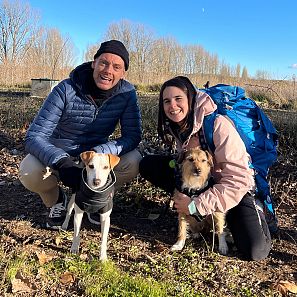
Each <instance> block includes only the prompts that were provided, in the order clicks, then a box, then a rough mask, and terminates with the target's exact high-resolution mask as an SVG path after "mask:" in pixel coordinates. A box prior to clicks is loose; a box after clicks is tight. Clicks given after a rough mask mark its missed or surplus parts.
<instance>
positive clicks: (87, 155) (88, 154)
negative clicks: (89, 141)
mask: <svg viewBox="0 0 297 297" xmlns="http://www.w3.org/2000/svg"><path fill="white" fill-rule="evenodd" d="M94 154H96V153H95V152H94V151H86V152H83V153H81V154H80V155H79V156H80V158H81V160H82V161H83V162H84V164H88V163H89V161H90V160H91V158H92V157H93V155H94Z"/></svg>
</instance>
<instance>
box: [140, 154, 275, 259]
mask: <svg viewBox="0 0 297 297" xmlns="http://www.w3.org/2000/svg"><path fill="white" fill-rule="evenodd" d="M170 160H172V157H170V156H162V155H147V156H145V157H144V158H143V159H142V160H141V161H140V164H139V172H140V175H141V176H142V177H143V178H144V179H146V180H148V181H150V182H151V183H152V184H153V185H154V186H157V187H160V188H162V189H163V190H165V191H166V192H168V193H169V194H172V193H173V190H174V189H175V178H174V169H173V168H171V167H170V166H169V162H170ZM226 220H227V224H228V227H229V229H230V231H231V233H232V236H233V239H234V243H235V245H236V247H237V249H238V251H239V253H240V254H241V255H242V257H243V258H244V259H246V260H261V259H264V258H266V257H267V256H268V254H269V252H270V249H271V237H270V232H269V229H268V225H267V223H266V221H265V216H264V213H263V212H262V211H259V210H258V209H257V208H256V205H255V199H254V197H253V196H251V195H249V194H246V195H245V196H244V197H243V198H242V199H241V201H240V202H239V204H238V205H237V206H235V207H233V208H232V209H230V210H229V211H228V213H227V216H226Z"/></svg>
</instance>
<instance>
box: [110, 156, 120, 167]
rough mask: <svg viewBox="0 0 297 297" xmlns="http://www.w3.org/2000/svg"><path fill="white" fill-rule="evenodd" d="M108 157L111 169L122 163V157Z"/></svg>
mask: <svg viewBox="0 0 297 297" xmlns="http://www.w3.org/2000/svg"><path fill="white" fill-rule="evenodd" d="M108 157H109V163H110V167H111V168H114V167H115V166H116V165H117V164H118V163H119V162H120V157H118V156H116V155H112V154H108Z"/></svg>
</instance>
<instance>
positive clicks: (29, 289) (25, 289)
mask: <svg viewBox="0 0 297 297" xmlns="http://www.w3.org/2000/svg"><path fill="white" fill-rule="evenodd" d="M11 286H12V293H21V292H22V293H33V292H34V291H36V290H37V287H36V285H35V284H34V283H32V282H31V281H30V280H29V279H28V278H25V277H23V276H22V274H21V273H20V272H17V274H16V276H15V278H14V279H13V280H12V281H11Z"/></svg>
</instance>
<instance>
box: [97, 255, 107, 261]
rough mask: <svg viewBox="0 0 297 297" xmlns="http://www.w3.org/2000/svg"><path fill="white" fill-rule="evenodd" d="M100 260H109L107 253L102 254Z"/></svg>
mask: <svg viewBox="0 0 297 297" xmlns="http://www.w3.org/2000/svg"><path fill="white" fill-rule="evenodd" d="M99 260H100V261H102V262H105V261H107V255H106V254H104V255H100V258H99Z"/></svg>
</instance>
